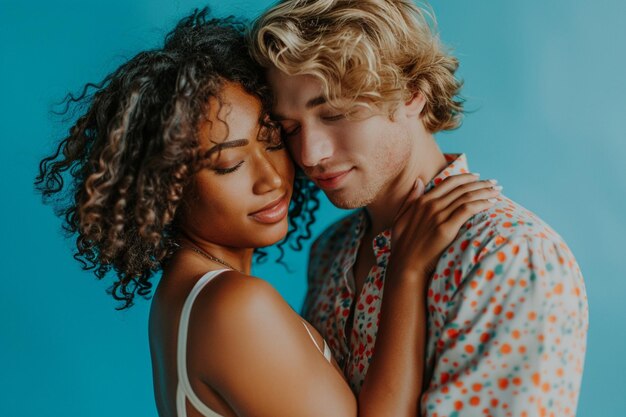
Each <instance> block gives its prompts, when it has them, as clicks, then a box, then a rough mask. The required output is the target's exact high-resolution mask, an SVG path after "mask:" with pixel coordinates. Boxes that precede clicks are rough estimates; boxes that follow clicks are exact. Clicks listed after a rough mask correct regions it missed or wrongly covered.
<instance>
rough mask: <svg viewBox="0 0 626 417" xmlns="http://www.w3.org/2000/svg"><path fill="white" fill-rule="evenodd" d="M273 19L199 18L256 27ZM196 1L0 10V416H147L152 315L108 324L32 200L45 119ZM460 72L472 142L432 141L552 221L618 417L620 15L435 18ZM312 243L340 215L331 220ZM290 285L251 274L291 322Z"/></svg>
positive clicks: (489, 2)
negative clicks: (568, 255) (269, 288)
mask: <svg viewBox="0 0 626 417" xmlns="http://www.w3.org/2000/svg"><path fill="white" fill-rule="evenodd" d="M269 3H270V2H269V1H251V0H250V1H243V0H233V1H231V2H225V1H221V2H216V1H213V2H209V4H213V5H214V10H215V11H216V13H217V14H225V13H235V14H238V15H245V16H254V15H256V14H257V13H258V12H259V11H260V10H262V9H263V8H264V7H266V6H267V5H269ZM205 4H206V3H204V2H201V1H191V0H189V1H180V0H179V1H171V0H167V1H166V0H153V1H147V0H141V1H138V0H137V1H121V0H111V1H107V2H103V1H100V2H97V1H93V0H84V1H58V2H48V1H34V2H26V1H24V2H22V1H20V2H18V1H6V0H1V1H0V94H1V96H0V97H1V98H0V118H1V119H0V121H1V125H0V140H1V141H2V151H1V152H0V170H1V171H0V181H1V183H0V186H1V188H0V189H1V190H2V200H1V201H2V203H1V204H0V210H1V212H0V224H1V229H0V233H1V234H0V236H1V239H0V254H1V255H0V256H1V263H0V268H2V269H1V275H0V276H1V278H0V279H1V280H2V281H1V282H2V286H1V289H0V314H1V320H0V397H1V399H0V415H2V416H7V417H9V416H10V417H13V416H16V417H17V416H94V417H96V416H103V417H104V416H106V417H109V416H113V415H115V416H155V415H156V411H155V406H154V401H153V397H152V381H151V371H150V362H149V355H148V345H147V313H148V308H149V302H142V301H140V302H138V303H137V305H136V306H135V307H133V308H132V309H131V310H129V311H124V312H117V311H115V310H114V309H113V308H114V303H113V301H112V300H111V299H109V297H108V296H107V295H106V294H105V292H104V290H105V288H106V287H107V286H108V285H109V283H108V282H107V283H105V282H98V281H96V280H95V279H94V278H93V276H92V275H91V274H89V273H86V272H82V271H80V269H79V267H78V264H77V263H76V262H75V261H74V260H73V259H72V257H71V247H72V242H71V241H68V240H64V239H63V237H62V234H61V232H60V228H59V225H60V222H59V220H58V219H57V218H56V217H54V215H53V214H52V210H51V209H50V208H49V207H45V206H43V205H42V204H41V202H40V198H39V196H38V195H36V194H35V192H34V191H33V187H32V182H33V178H34V176H35V174H36V168H37V163H38V161H39V159H40V158H41V157H42V156H44V155H45V154H46V153H47V152H48V151H49V150H50V149H51V144H52V143H53V142H54V141H55V140H57V139H58V138H60V137H61V135H62V134H63V132H64V131H65V129H67V127H68V126H67V125H64V124H63V123H61V120H60V119H59V118H57V117H53V116H52V115H51V114H50V110H51V109H52V105H53V104H54V103H56V102H58V101H60V100H61V99H62V98H63V97H64V95H65V94H66V93H67V92H68V91H74V92H76V91H78V90H79V89H80V88H81V86H82V85H83V84H84V83H85V82H88V81H97V80H100V79H101V78H103V77H104V76H105V75H106V74H107V73H108V72H109V71H111V70H113V69H114V68H115V67H117V66H118V65H119V64H120V63H121V62H123V60H124V59H125V58H129V57H131V56H132V55H133V54H134V53H136V52H137V51H139V50H140V49H145V48H150V47H153V46H156V45H158V44H159V43H160V42H161V40H162V38H163V35H164V34H165V33H166V32H167V30H168V29H169V28H171V27H172V25H173V24H174V23H175V22H176V21H177V20H178V18H180V17H182V16H183V15H185V14H187V13H188V12H189V11H190V10H191V9H193V8H194V7H201V6H203V5H205ZM433 7H434V10H435V12H436V14H437V16H438V20H439V25H440V31H441V35H442V38H443V40H444V41H445V42H446V43H448V44H449V45H450V46H452V47H454V48H455V51H456V55H457V56H458V57H459V58H460V60H461V69H460V74H461V76H462V78H464V80H465V83H466V85H465V89H464V93H465V96H466V97H467V99H468V100H467V107H468V108H469V109H471V110H472V112H471V113H470V114H469V115H468V116H467V117H466V119H465V123H464V126H463V127H462V128H461V129H459V130H457V131H455V132H452V133H448V134H442V135H440V136H439V140H440V144H441V146H442V147H443V149H444V150H446V151H449V152H459V151H461V152H465V153H467V155H468V158H469V161H470V166H471V168H472V169H473V170H474V171H478V172H481V174H482V175H483V177H495V178H498V179H499V181H500V183H501V184H503V185H504V188H505V190H504V191H505V193H506V194H507V195H508V196H509V197H511V198H513V199H515V200H517V201H518V202H520V203H522V205H524V206H526V207H527V208H529V209H531V210H533V211H534V212H536V213H538V214H539V215H540V216H541V217H543V218H544V219H545V220H547V221H548V222H549V223H550V224H551V225H552V226H553V227H554V228H555V229H556V230H557V231H558V232H559V233H561V235H562V236H563V237H564V238H565V240H566V241H567V242H568V244H569V245H570V247H571V248H572V250H573V251H574V253H575V254H576V256H577V258H578V261H579V263H580V266H581V268H582V270H583V272H584V275H585V277H586V284H587V292H588V297H589V304H590V314H591V321H590V322H591V325H590V329H589V340H588V352H587V359H586V364H585V374H584V378H583V386H582V392H581V396H580V403H579V413H578V415H579V416H584V417H595V416H625V415H626V395H624V394H626V332H625V330H626V326H625V325H624V320H625V319H626V301H625V294H626V279H625V278H626V277H625V275H624V273H623V267H622V265H623V261H624V258H625V250H624V244H623V239H624V237H625V236H626V222H625V221H624V213H626V193H625V187H624V181H625V180H626V167H625V164H624V163H623V157H624V152H626V141H625V139H626V135H625V134H624V128H623V124H624V121H625V120H626V105H625V104H624V100H625V98H626V82H625V81H624V67H625V66H626V46H625V41H626V25H624V23H623V21H624V18H625V17H626V3H625V2H623V1H621V0H604V1H594V2H591V1H566V0H552V1H549V2H544V1H539V0H530V1H524V2H522V1H516V2H504V1H496V0H474V1H471V2H469V1H460V0H456V1H455V0H448V1H443V0H440V1H434V2H433ZM322 213H323V214H322V215H321V219H320V221H319V223H318V225H317V229H316V230H317V232H319V231H321V230H322V228H323V227H324V226H326V225H328V224H329V223H330V222H332V221H333V220H335V219H337V218H338V217H339V216H341V215H342V213H341V212H340V211H338V210H336V209H334V208H332V207H331V206H330V205H329V204H328V203H324V208H323V212H322ZM289 262H290V264H291V265H292V268H293V269H294V270H295V271H294V273H293V274H288V273H286V272H285V271H284V269H282V268H281V267H276V266H272V265H266V266H263V267H262V268H258V269H257V270H256V272H257V274H258V275H260V276H262V277H266V278H267V279H268V280H269V281H271V282H272V283H273V284H274V285H275V286H276V287H277V288H278V289H279V291H280V292H281V293H282V294H283V295H284V296H285V297H286V298H287V300H288V301H289V302H290V304H291V305H293V306H294V307H296V308H299V306H300V303H301V301H302V298H303V293H304V288H305V281H304V273H305V272H304V271H305V263H306V254H305V253H303V254H291V255H290V257H289Z"/></svg>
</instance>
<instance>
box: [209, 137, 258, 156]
mask: <svg viewBox="0 0 626 417" xmlns="http://www.w3.org/2000/svg"><path fill="white" fill-rule="evenodd" d="M248 143H249V142H248V139H235V140H229V141H228V142H222V143H218V144H217V145H215V146H213V147H212V148H211V149H209V150H208V151H207V153H206V156H207V157H209V156H211V155H213V154H214V153H215V152H220V151H222V150H224V149H229V148H238V147H240V146H246V145H247V144H248Z"/></svg>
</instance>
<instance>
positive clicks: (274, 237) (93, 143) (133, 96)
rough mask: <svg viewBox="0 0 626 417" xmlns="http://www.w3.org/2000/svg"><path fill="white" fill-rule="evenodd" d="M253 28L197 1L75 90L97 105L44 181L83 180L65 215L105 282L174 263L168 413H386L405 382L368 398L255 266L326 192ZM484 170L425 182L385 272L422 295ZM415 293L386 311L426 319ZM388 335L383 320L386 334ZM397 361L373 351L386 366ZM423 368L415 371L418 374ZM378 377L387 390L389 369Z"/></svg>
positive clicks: (48, 166) (154, 331)
mask: <svg viewBox="0 0 626 417" xmlns="http://www.w3.org/2000/svg"><path fill="white" fill-rule="evenodd" d="M243 29H244V27H243V26H242V25H241V24H239V23H237V22H235V21H234V20H232V19H226V20H216V19H213V20H207V18H206V11H202V12H196V13H194V14H193V15H191V16H190V17H187V18H185V19H183V20H182V21H181V22H180V23H179V24H178V25H177V27H176V28H175V29H174V30H173V31H172V32H171V33H170V34H168V36H167V37H166V39H165V45H164V47H163V48H162V49H158V50H153V51H147V52H142V53H140V54H138V55H137V56H136V57H134V58H133V59H131V60H130V61H128V62H127V63H125V64H124V65H122V66H121V67H120V68H118V69H117V70H116V71H115V72H113V73H112V74H111V75H109V76H108V77H107V78H105V80H104V81H103V82H102V83H101V84H99V85H97V86H95V87H94V88H95V94H93V96H88V94H86V92H87V91H88V90H87V89H86V90H85V92H84V93H83V94H82V95H81V97H78V98H74V97H70V102H81V103H82V102H85V103H86V104H87V106H88V107H87V110H86V112H85V113H84V114H83V115H82V116H81V117H80V118H79V119H78V121H77V122H76V123H75V124H74V126H73V127H72V128H71V130H70V134H69V136H68V137H67V138H66V139H65V140H63V141H62V142H61V144H60V145H59V148H58V149H57V152H56V153H55V154H54V155H52V156H50V157H48V158H45V159H44V160H43V161H42V163H41V165H40V174H39V176H38V178H37V185H38V187H39V188H40V190H41V191H42V192H43V194H44V196H46V197H54V196H56V195H58V193H60V192H62V191H65V190H66V188H68V187H67V185H66V181H67V180H69V190H71V192H72V195H71V197H72V198H71V199H70V201H68V204H67V205H66V206H64V207H61V213H62V214H63V215H64V218H65V228H66V229H67V230H68V231H70V232H72V233H76V234H77V252H76V254H75V257H76V258H77V259H78V260H79V261H82V262H83V264H84V266H85V268H87V269H94V271H95V273H96V275H97V276H98V277H99V278H102V277H103V276H104V275H105V274H106V273H107V272H109V271H110V270H111V269H113V270H114V271H115V273H116V274H117V280H116V282H115V283H114V284H113V287H112V289H111V294H112V295H113V297H115V298H116V299H118V300H121V301H123V303H124V304H123V307H129V306H130V305H132V303H133V300H134V297H135V296H136V295H139V296H143V297H146V296H148V295H149V294H150V289H151V277H152V276H153V274H154V273H155V272H157V271H160V270H162V273H163V274H162V278H161V280H160V282H159V285H158V288H157V289H156V291H155V294H154V298H153V301H152V310H151V315H150V347H151V353H152V364H153V373H154V388H155V396H156V402H157V408H158V411H159V415H161V416H176V415H178V416H185V415H187V416H219V415H221V416H280V415H284V416H309V415H311V416H313V415H316V416H318V415H332V416H355V415H359V416H364V415H385V410H391V409H392V408H391V404H392V403H393V393H387V394H386V395H382V396H373V397H372V398H361V397H359V398H358V399H356V398H355V397H354V394H353V393H352V392H351V391H350V389H349V387H348V385H347V383H346V382H345V380H344V378H343V375H342V374H341V372H340V370H339V368H338V366H337V364H336V362H335V361H334V360H332V359H331V358H330V355H329V350H328V347H327V346H326V345H325V342H324V341H323V340H322V338H321V337H320V335H319V334H318V333H317V332H316V331H315V329H313V328H312V327H311V326H310V325H308V324H307V323H306V322H304V320H302V318H300V317H299V316H298V315H297V314H296V313H295V312H294V311H293V310H291V308H289V306H288V305H287V303H286V302H285V301H284V300H283V299H282V298H281V297H280V296H279V295H278V293H277V292H276V291H274V290H273V289H272V288H271V287H270V286H269V285H268V284H267V283H265V281H262V280H260V279H258V278H254V277H252V276H250V275H249V274H250V268H251V263H252V258H253V254H254V252H255V250H257V249H258V248H261V247H265V246H268V245H272V244H275V243H277V242H279V241H282V242H281V243H280V244H279V245H282V244H284V242H286V241H287V240H289V239H291V240H293V241H294V242H295V245H296V247H297V246H299V244H300V242H301V239H303V238H306V237H308V236H309V235H310V233H309V230H308V228H309V225H310V224H311V222H312V220H313V219H314V217H313V210H314V208H315V206H316V203H317V201H316V200H315V195H314V194H315V190H314V188H312V186H310V185H308V183H307V182H306V181H305V180H298V181H296V180H295V179H294V166H293V164H292V162H291V160H290V158H289V155H288V154H287V152H286V151H285V150H284V148H283V145H282V142H281V138H280V133H279V130H278V128H276V127H275V126H274V124H273V123H272V122H271V121H270V120H269V118H268V117H267V114H268V109H269V104H270V102H269V97H270V96H269V91H268V90H267V88H266V86H265V84H264V82H263V80H262V79H261V74H262V72H261V71H260V69H259V68H258V67H257V66H256V65H255V64H254V63H253V62H252V61H251V59H250V58H249V56H248V54H247V50H246V47H245V43H244V40H243ZM67 171H69V174H70V178H65V179H64V178H63V175H66V172H67ZM476 180H477V178H476V176H473V175H464V176H458V177H455V178H454V179H451V180H446V181H445V182H444V183H442V184H441V185H440V186H438V187H436V189H435V190H433V191H432V192H429V193H428V194H427V195H424V196H422V197H420V194H421V190H422V189H423V185H422V184H421V183H420V182H417V183H416V187H415V188H414V190H413V191H412V193H411V195H409V196H407V200H406V203H405V205H404V207H403V209H402V210H401V211H400V213H399V214H398V217H397V220H396V223H395V226H394V229H393V233H394V245H397V246H396V248H397V249H396V250H395V251H394V253H398V254H402V256H400V257H398V259H397V260H395V259H392V260H391V264H390V265H391V266H390V270H389V276H388V277H387V280H391V279H394V280H403V282H406V283H407V284H408V285H409V287H408V288H413V289H415V291H424V286H425V283H426V281H427V277H428V265H429V264H430V263H431V262H432V261H433V260H434V259H436V257H437V255H438V254H439V253H440V252H441V251H442V250H443V249H444V248H445V247H446V246H447V244H448V243H449V242H450V241H451V240H452V238H453V237H454V235H455V234H456V233H457V232H458V230H459V228H460V227H461V225H462V224H463V223H464V222H465V221H466V220H467V219H468V218H469V217H470V216H471V215H473V214H475V213H477V212H478V211H480V210H483V209H485V208H487V207H489V205H490V204H492V203H491V202H490V201H489V200H491V199H493V198H494V197H495V196H496V195H497V194H498V191H497V190H495V189H494V188H493V187H492V185H493V184H491V183H490V182H487V181H480V182H478V181H476ZM288 209H290V211H291V217H290V218H289V219H288V217H287V211H288ZM435 220H437V221H435ZM290 226H291V228H290ZM289 229H290V230H289ZM408 233H411V234H412V233H421V234H422V235H423V236H425V237H428V238H429V239H424V240H425V241H428V246H427V247H422V248H415V247H406V248H405V247H403V246H402V242H403V239H402V237H403V235H404V234H408ZM285 236H287V239H284V238H285ZM414 293H415V292H414V291H411V292H409V293H408V294H402V293H398V294H393V295H392V296H390V295H388V296H387V297H385V300H387V301H384V302H383V312H386V311H387V310H388V309H387V308H386V307H385V306H386V305H387V304H385V303H388V304H392V303H396V302H405V303H406V302H410V303H414V304H415V310H416V311H419V313H418V314H416V316H418V317H420V320H421V324H422V328H424V325H423V323H424V321H423V315H424V314H425V307H424V306H423V305H420V301H419V298H418V297H415V296H414ZM416 298H418V300H417V301H416V300H415V299H416ZM407 300H408V301H407ZM383 314H385V313H383ZM391 325H395V324H393V323H392V324H391ZM385 333H386V331H385V327H384V326H382V325H381V329H380V334H379V338H384V337H385ZM397 343H398V346H399V348H403V347H405V346H408V348H411V349H415V348H416V346H413V345H415V344H416V343H414V342H411V341H403V340H398V341H397ZM419 343H420V346H421V347H423V340H422V341H420V342H419ZM409 345H410V346H409ZM420 346H417V347H418V348H420ZM386 359H387V358H384V357H377V356H376V355H374V358H373V362H376V366H377V367H378V368H379V369H381V368H382V369H384V367H385V364H386ZM421 371H422V369H421V368H420V369H407V370H406V374H407V375H408V377H409V378H410V379H411V380H415V381H419V378H418V377H417V376H418V375H421ZM407 375H403V377H406V376H407ZM398 377H400V376H398ZM368 383H369V384H370V385H371V386H375V387H378V388H380V389H379V390H378V392H384V387H385V381H384V380H378V381H376V380H372V381H369V382H368ZM420 388H421V387H417V389H420ZM370 392H372V391H370ZM416 407H417V405H416V404H413V405H410V406H409V407H407V410H408V409H416ZM357 409H358V411H357ZM413 415H415V413H413Z"/></svg>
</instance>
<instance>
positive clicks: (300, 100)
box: [268, 68, 326, 112]
mask: <svg viewBox="0 0 626 417" xmlns="http://www.w3.org/2000/svg"><path fill="white" fill-rule="evenodd" d="M268 80H269V82H270V85H271V86H272V90H273V92H274V97H275V100H274V110H275V111H276V112H280V111H287V110H289V109H293V108H301V109H306V108H311V107H315V106H317V105H320V104H323V103H325V102H326V99H325V98H324V95H323V88H322V83H321V82H320V81H319V80H318V79H317V78H315V77H313V76H312V75H306V74H302V75H288V74H285V73H284V72H282V71H280V70H278V69H276V68H274V69H270V70H269V71H268Z"/></svg>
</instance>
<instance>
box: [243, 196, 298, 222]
mask: <svg viewBox="0 0 626 417" xmlns="http://www.w3.org/2000/svg"><path fill="white" fill-rule="evenodd" d="M288 197H289V195H288V193H285V194H283V196H282V197H280V198H279V199H277V200H274V201H272V202H271V203H269V204H268V205H266V206H265V207H263V208H262V209H260V210H257V211H255V212H254V213H250V214H249V216H250V217H253V218H254V219H255V220H257V221H259V222H261V223H276V222H279V221H281V220H282V219H284V218H285V216H286V215H287V211H288V209H289V198H288Z"/></svg>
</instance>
